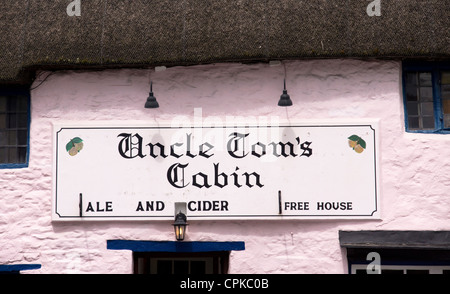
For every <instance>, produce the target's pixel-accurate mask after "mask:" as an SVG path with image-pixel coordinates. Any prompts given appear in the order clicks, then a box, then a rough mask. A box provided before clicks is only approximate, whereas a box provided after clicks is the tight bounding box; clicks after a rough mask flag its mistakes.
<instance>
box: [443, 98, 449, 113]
mask: <svg viewBox="0 0 450 294" xmlns="http://www.w3.org/2000/svg"><path fill="white" fill-rule="evenodd" d="M442 110H443V111H444V113H450V99H444V100H442Z"/></svg>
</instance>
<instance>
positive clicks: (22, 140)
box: [17, 130, 28, 145]
mask: <svg viewBox="0 0 450 294" xmlns="http://www.w3.org/2000/svg"><path fill="white" fill-rule="evenodd" d="M17 135H18V137H17V144H18V145H27V141H28V132H27V131H26V130H20V131H17Z"/></svg>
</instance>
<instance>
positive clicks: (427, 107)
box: [420, 102, 433, 116]
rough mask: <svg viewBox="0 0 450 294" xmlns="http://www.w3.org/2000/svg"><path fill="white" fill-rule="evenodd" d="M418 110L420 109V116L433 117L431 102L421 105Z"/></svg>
mask: <svg viewBox="0 0 450 294" xmlns="http://www.w3.org/2000/svg"><path fill="white" fill-rule="evenodd" d="M420 108H421V114H422V115H427V116H432V115H433V102H427V103H421V104H420Z"/></svg>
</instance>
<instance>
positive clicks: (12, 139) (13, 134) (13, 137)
mask: <svg viewBox="0 0 450 294" xmlns="http://www.w3.org/2000/svg"><path fill="white" fill-rule="evenodd" d="M8 145H17V131H9V132H8Z"/></svg>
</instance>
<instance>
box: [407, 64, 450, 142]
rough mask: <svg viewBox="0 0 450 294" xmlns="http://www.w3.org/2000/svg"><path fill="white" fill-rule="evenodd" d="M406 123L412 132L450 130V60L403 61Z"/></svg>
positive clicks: (449, 131) (440, 132)
mask: <svg viewBox="0 0 450 294" xmlns="http://www.w3.org/2000/svg"><path fill="white" fill-rule="evenodd" d="M402 80H403V101H404V110H405V126H406V131H407V132H412V133H439V134H448V133H450V62H448V61H441V62H438V61H433V62H425V61H421V62H417V61H405V62H404V63H403V79H402Z"/></svg>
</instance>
